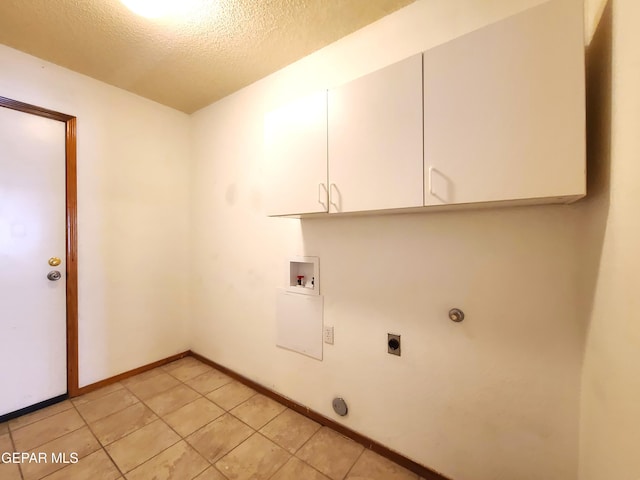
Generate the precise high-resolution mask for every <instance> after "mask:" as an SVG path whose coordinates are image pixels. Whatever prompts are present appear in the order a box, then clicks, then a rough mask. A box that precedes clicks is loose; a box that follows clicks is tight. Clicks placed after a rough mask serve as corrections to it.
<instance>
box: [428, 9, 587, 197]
mask: <svg viewBox="0 0 640 480" xmlns="http://www.w3.org/2000/svg"><path fill="white" fill-rule="evenodd" d="M584 97H585V90H584V40H583V17H582V10H581V2H577V1H573V0H552V1H549V2H547V3H544V4H542V5H540V6H537V7H534V8H531V9H529V10H526V11H524V12H522V13H520V14H517V15H515V16H512V17H509V18H507V19H505V20H503V21H500V22H497V23H494V24H492V25H489V26H487V27H485V28H482V29H480V30H477V31H475V32H472V33H470V34H468V35H465V36H463V37H460V38H458V39H455V40H453V41H451V42H449V43H446V44H444V45H441V46H438V47H436V48H433V49H432V50H429V51H427V52H425V53H424V115H425V121H424V139H425V205H439V204H455V203H467V202H487V201H500V200H514V199H531V198H542V197H565V196H573V195H584V193H585V106H584Z"/></svg>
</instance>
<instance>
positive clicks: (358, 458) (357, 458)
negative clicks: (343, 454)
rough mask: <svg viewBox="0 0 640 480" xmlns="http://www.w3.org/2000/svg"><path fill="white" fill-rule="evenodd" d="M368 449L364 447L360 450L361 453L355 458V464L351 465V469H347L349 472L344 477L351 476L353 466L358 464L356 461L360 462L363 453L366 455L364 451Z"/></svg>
mask: <svg viewBox="0 0 640 480" xmlns="http://www.w3.org/2000/svg"><path fill="white" fill-rule="evenodd" d="M367 450H368V448H363V449H362V451H361V452H360V455H358V456H357V457H356V459H355V460H354V462H353V464H352V465H351V466H350V467H349V470H347V473H345V475H344V477H342V478H343V479H347V478H348V477H349V474H350V473H351V470H353V467H355V466H356V463H358V460H360V457H361V456H362V455H364V452H366V451H367Z"/></svg>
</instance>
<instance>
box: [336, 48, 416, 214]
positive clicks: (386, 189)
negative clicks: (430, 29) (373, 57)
mask: <svg viewBox="0 0 640 480" xmlns="http://www.w3.org/2000/svg"><path fill="white" fill-rule="evenodd" d="M328 114H329V184H330V187H329V190H330V206H329V211H330V212H332V213H337V212H358V211H366V210H383V209H390V208H405V207H417V206H422V198H423V184H422V178H423V156H422V55H421V54H418V55H415V56H413V57H409V58H407V59H406V60H403V61H401V62H399V63H396V64H394V65H391V66H389V67H386V68H384V69H382V70H378V71H376V72H374V73H372V74H369V75H366V76H364V77H362V78H359V79H357V80H354V81H352V82H350V83H348V84H346V85H343V86H341V87H338V88H334V89H330V90H329V112H328Z"/></svg>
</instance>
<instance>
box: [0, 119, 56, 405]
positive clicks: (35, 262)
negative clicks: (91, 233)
mask: <svg viewBox="0 0 640 480" xmlns="http://www.w3.org/2000/svg"><path fill="white" fill-rule="evenodd" d="M52 257H58V258H60V259H61V261H62V263H61V264H60V265H58V266H51V265H49V259H51V258H52ZM54 263H55V262H54ZM51 271H58V272H60V274H61V276H60V279H59V280H57V281H55V280H49V279H48V278H47V274H48V273H49V272H51ZM0 338H1V339H2V347H0V365H2V368H0V385H1V387H0V389H1V394H0V416H1V415H5V414H7V413H11V412H14V411H16V410H20V409H22V408H25V407H29V406H31V405H34V404H37V403H39V402H42V401H45V400H48V399H50V398H53V397H57V396H59V395H63V394H65V393H66V392H67V360H66V359H67V357H66V348H67V345H66V265H65V124H64V123H63V122H60V121H56V120H50V119H47V118H43V117H39V116H36V115H32V114H29V113H23V112H18V111H15V110H10V109H8V108H0Z"/></svg>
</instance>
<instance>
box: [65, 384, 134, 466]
mask: <svg viewBox="0 0 640 480" xmlns="http://www.w3.org/2000/svg"><path fill="white" fill-rule="evenodd" d="M99 398H104V396H102V397H99ZM71 403H72V404H73V408H75V409H76V410H78V408H77V407H76V405H75V403H73V402H71ZM89 403H90V402H89ZM78 415H80V417H81V418H82V420H83V421H84V422H85V424H86V426H87V428H88V429H89V432H91V435H93V438H94V439H95V440H96V442H97V443H98V445H100V448H99V449H98V450H96V451H95V452H91V453H90V454H89V455H93V454H94V453H96V452H98V451H100V450H102V451H103V452H104V453H105V454H106V455H107V458H108V459H109V460H110V461H111V463H112V464H113V466H114V467H116V470H118V472H119V473H120V476H121V477H122V478H125V477H124V473H122V470H120V467H119V466H118V464H117V463H116V462H114V461H113V458H111V455H109V452H107V449H106V448H104V445H102V442H100V440H98V437H97V436H96V434H95V432H94V431H93V429H92V428H91V425H89V422H87V421H86V420H85V418H84V417H83V416H82V414H81V413H80V411H79V410H78ZM89 455H87V457H88V456H89ZM84 458H86V457H84ZM79 461H80V460H78V462H79Z"/></svg>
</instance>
